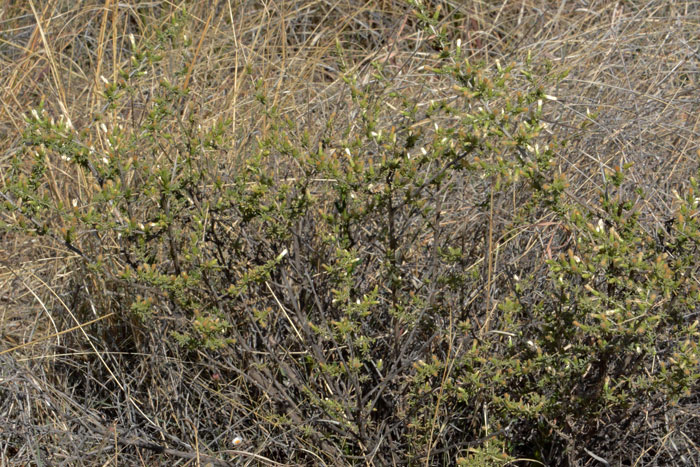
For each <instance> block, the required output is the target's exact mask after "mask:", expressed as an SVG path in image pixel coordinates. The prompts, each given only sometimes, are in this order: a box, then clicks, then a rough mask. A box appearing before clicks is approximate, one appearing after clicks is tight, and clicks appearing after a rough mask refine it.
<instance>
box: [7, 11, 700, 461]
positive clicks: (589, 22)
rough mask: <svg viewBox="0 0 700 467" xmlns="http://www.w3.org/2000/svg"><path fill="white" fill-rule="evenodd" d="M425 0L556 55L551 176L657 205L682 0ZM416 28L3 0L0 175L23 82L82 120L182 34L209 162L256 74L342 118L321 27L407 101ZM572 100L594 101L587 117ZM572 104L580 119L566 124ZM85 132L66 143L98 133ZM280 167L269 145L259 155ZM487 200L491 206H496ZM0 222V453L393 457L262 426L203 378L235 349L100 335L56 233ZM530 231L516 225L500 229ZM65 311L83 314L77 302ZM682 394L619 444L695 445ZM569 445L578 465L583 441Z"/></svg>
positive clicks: (692, 27) (361, 17)
mask: <svg viewBox="0 0 700 467" xmlns="http://www.w3.org/2000/svg"><path fill="white" fill-rule="evenodd" d="M432 3H433V5H434V6H437V7H439V8H440V9H441V12H442V14H443V16H442V24H443V25H444V26H445V28H446V30H447V32H448V35H449V36H450V37H451V38H453V39H457V38H460V39H461V40H462V44H463V47H464V48H466V49H467V50H470V51H471V53H472V55H473V56H474V58H475V59H478V60H484V61H486V62H487V63H495V61H496V60H499V61H500V62H502V63H506V62H511V61H515V62H522V61H523V60H524V59H525V57H526V55H527V54H528V53H531V54H532V57H533V59H534V61H542V60H545V59H546V60H549V61H550V62H551V64H552V66H553V67H554V68H555V69H560V70H565V69H566V70H570V73H569V75H568V77H567V78H566V79H564V80H563V81H562V83H561V84H560V86H559V88H558V89H556V97H557V99H558V100H557V102H556V104H554V105H553V106H552V107H550V109H553V110H552V111H551V112H550V113H549V114H548V115H547V116H546V120H547V121H548V122H549V124H550V125H549V131H550V132H551V134H552V137H553V138H557V139H568V140H569V143H568V145H567V146H566V148H565V149H563V150H562V152H561V158H560V160H561V168H560V170H561V171H562V172H564V173H566V174H567V175H568V177H569V180H570V182H571V186H570V188H569V193H570V196H572V197H573V198H574V199H576V200H577V201H579V202H581V203H582V204H585V205H596V204H597V202H598V194H599V193H600V192H601V191H602V190H604V189H605V188H604V186H603V183H602V175H601V172H603V171H605V170H606V169H607V170H612V169H613V168H614V167H615V166H623V165H625V164H628V163H633V164H634V165H633V166H632V168H631V179H630V180H631V182H633V183H634V184H635V185H636V186H641V187H644V190H645V191H646V197H645V198H644V200H643V202H642V206H643V208H644V212H643V215H644V216H645V218H646V219H647V222H648V224H647V225H648V226H649V227H648V228H649V229H650V231H651V230H652V229H655V228H656V227H657V226H660V225H662V224H663V222H664V221H665V220H667V218H668V217H669V213H671V212H672V211H673V205H674V190H677V191H682V190H684V189H686V187H687V183H686V182H687V180H688V178H689V177H690V175H691V174H695V173H696V171H697V169H698V163H697V161H698V158H699V157H700V93H699V92H698V89H700V35H698V31H700V4H699V3H698V2H697V1H692V0H686V1H684V0H639V1H617V2H616V1H607V0H593V1H580V0H569V1H562V2H553V1H546V0H522V1H512V0H511V1H508V0H499V1H482V0H478V1H474V2H452V1H435V2H432ZM464 5H468V6H464ZM182 8H187V11H188V13H189V15H190V18H189V19H188V20H187V21H186V22H185V26H184V27H185V31H184V32H185V34H186V36H187V37H188V38H189V39H191V41H192V44H193V46H192V47H189V48H187V49H186V50H184V49H178V47H179V46H178V45H176V46H174V48H173V49H172V50H167V51H164V52H165V53H166V57H165V60H164V61H163V62H162V64H161V65H160V66H158V67H154V68H153V69H151V70H149V73H148V74H147V75H145V76H143V77H142V78H140V81H139V89H140V91H139V95H138V96H136V98H135V99H134V102H135V105H134V106H133V107H132V108H120V109H116V110H114V111H112V110H105V109H106V108H105V100H104V97H103V91H104V88H105V85H104V83H103V79H102V77H104V78H106V80H108V81H110V82H115V81H117V80H118V79H119V77H118V75H117V70H118V69H120V68H121V67H122V66H123V65H124V64H125V61H126V60H128V59H129V54H128V53H126V52H125V51H126V50H127V49H128V43H129V34H133V36H134V38H135V40H136V42H137V44H140V43H146V42H151V41H153V40H154V39H155V38H154V37H153V35H154V34H155V31H157V30H158V29H159V28H160V27H161V25H162V23H163V22H165V21H169V20H170V19H171V18H172V17H174V16H175V15H177V14H178V12H179V11H180V10H181V9H182ZM426 40H430V37H426V34H425V33H424V32H423V31H422V30H421V29H420V28H419V27H418V25H417V22H416V20H415V19H414V18H413V16H412V14H411V11H410V8H409V7H408V6H407V5H405V4H404V3H403V2H401V1H398V0H381V1H374V2H359V1H354V0H338V1H325V0H316V1H311V0H310V1H286V0H284V1H267V2H266V1H262V2H257V1H244V2H233V1H231V0H228V1H225V0H224V1H218V2H205V1H190V2H175V3H172V2H164V1H153V2H143V3H142V2H137V1H134V0H126V1H121V2H117V1H116V0H113V1H109V0H107V1H106V2H101V1H94V0H85V1H82V2H73V1H64V0H54V1H39V0H30V1H28V2H24V1H12V0H4V1H2V2H0V114H1V115H2V117H1V118H0V136H1V137H0V189H3V188H4V182H5V180H4V178H5V175H3V174H4V173H6V169H7V167H8V164H9V163H10V160H11V158H12V156H13V155H14V154H15V153H17V151H18V150H19V145H20V144H21V133H22V130H23V128H24V116H25V115H26V114H27V113H28V112H29V111H30V110H31V109H33V108H36V107H37V106H38V104H39V102H40V101H44V102H45V107H46V110H47V113H48V114H49V115H51V116H53V117H54V118H56V119H58V118H59V116H64V118H68V119H70V121H71V122H72V123H73V125H74V126H75V127H76V128H95V127H97V126H98V125H99V122H96V121H95V122H93V121H90V119H91V118H92V117H91V116H92V115H95V114H100V113H103V112H114V113H115V114H118V115H120V118H122V119H125V120H132V119H140V118H142V113H143V111H144V108H145V107H146V105H147V104H148V102H149V96H150V95H152V94H153V93H154V89H155V88H156V87H157V86H158V83H159V82H160V81H161V80H163V79H165V80H169V81H174V76H173V73H175V72H176V65H175V61H176V59H175V57H177V56H178V55H179V54H181V53H184V54H186V56H185V59H186V60H188V61H189V63H190V67H189V70H188V72H187V76H186V86H187V88H188V90H189V92H190V96H191V98H190V99H188V100H187V101H186V103H184V104H183V105H182V106H181V108H180V111H181V112H182V114H183V115H187V114H190V113H192V112H193V109H195V108H196V114H197V115H198V118H200V121H199V122H198V123H199V124H201V125H202V126H203V127H208V126H211V125H212V124H213V122H215V121H217V120H218V119H220V118H221V117H222V116H225V117H229V118H231V119H232V125H231V128H230V132H229V133H228V134H229V135H230V137H231V145H230V147H229V148H228V151H227V155H228V157H229V158H230V160H223V161H222V163H223V164H240V163H241V161H243V160H245V157H246V156H247V154H248V152H249V151H250V149H249V148H250V146H251V144H252V142H254V141H255V138H256V137H259V136H264V135H265V134H266V133H267V132H268V131H269V130H270V121H269V120H268V117H266V116H265V115H263V114H260V113H259V112H258V111H257V110H256V109H257V107H256V106H255V94H256V90H255V82H256V80H258V79H260V80H262V81H261V82H262V89H263V90H264V91H265V93H266V94H267V95H268V96H270V99H271V101H272V103H273V104H274V105H276V106H277V107H278V108H279V109H280V113H282V114H284V115H287V116H289V117H290V118H292V119H294V120H296V121H299V122H302V123H303V126H305V127H306V128H308V130H309V132H310V133H311V134H313V135H317V134H321V133H322V132H323V131H324V128H325V124H326V122H327V121H328V120H329V119H330V118H335V119H336V121H338V122H341V123H342V122H352V118H353V115H352V114H350V113H347V112H345V111H346V109H347V106H348V102H347V96H345V94H344V93H343V92H342V90H343V86H344V85H343V82H342V80H341V79H340V77H341V70H339V69H338V63H339V62H340V58H339V57H338V55H337V53H336V43H338V42H339V43H340V44H342V46H343V49H344V56H343V60H345V61H346V64H347V69H348V70H354V71H355V72H356V73H357V75H358V76H359V80H360V81H363V80H364V81H365V82H367V81H368V80H370V79H372V78H371V72H372V68H371V67H370V62H371V61H373V60H374V61H379V62H381V63H384V64H385V65H386V67H387V69H388V70H389V71H390V72H391V73H393V76H394V80H395V82H396V83H400V86H401V87H403V88H405V89H407V90H411V93H412V94H413V95H414V96H415V99H416V101H418V102H422V103H426V102H428V101H429V100H430V99H431V97H432V96H434V95H440V94H442V93H444V91H445V90H447V89H449V87H450V86H451V85H450V83H448V82H439V81H436V82H434V83H425V82H418V81H416V80H417V76H418V70H419V67H421V66H425V65H427V64H430V61H431V60H432V58H431V56H430V55H429V54H428V53H427V52H426V51H425V48H424V47H423V46H422V45H423V44H424V42H425V41H426ZM587 112H590V113H596V114H598V117H597V118H596V120H595V121H594V122H592V121H590V120H589V119H587V118H586V115H587ZM584 122H587V123H588V124H589V125H590V126H589V127H588V128H587V129H586V130H585V131H584V130H582V129H581V125H582V124H583V123H584ZM91 134H93V135H94V134H98V132H94V133H91ZM94 138H95V139H94V140H87V141H84V142H85V144H88V145H94V146H95V147H98V148H99V147H101V146H104V145H105V140H104V139H99V138H97V137H94ZM48 170H49V171H50V172H52V173H53V174H54V176H53V177H52V178H53V180H54V181H55V182H54V184H53V186H52V187H50V189H51V190H52V192H53V193H54V195H55V196H56V197H57V198H58V199H61V200H65V202H66V203H70V202H71V201H70V200H73V199H77V200H79V202H80V200H82V199H87V198H88V196H87V193H90V192H91V190H94V187H93V186H91V182H89V181H87V180H85V179H84V178H81V177H80V176H79V175H78V174H77V173H72V172H69V171H68V170H69V169H67V168H66V167H65V166H62V165H60V164H59V163H55V164H52V165H50V166H49V168H48ZM288 172H289V171H288V170H287V168H285V167H284V166H283V165H282V164H280V166H279V167H277V168H276V173H274V174H273V175H274V176H275V177H285V176H287V175H288ZM631 185H632V184H630V186H631ZM453 208H454V209H453V212H452V215H451V217H450V219H447V220H445V223H446V225H447V226H448V228H449V225H456V226H457V225H465V224H466V223H468V222H469V221H470V219H471V216H472V215H473V213H471V212H469V211H461V208H460V206H459V201H458V200H454V206H453ZM500 209H508V206H502V207H500ZM0 215H1V216H3V218H2V219H1V220H2V221H3V222H4V223H8V224H12V223H13V222H15V221H16V219H12V218H11V217H10V216H11V215H12V214H9V213H8V212H5V211H1V214H0ZM491 217H492V221H493V222H498V219H499V212H498V209H496V212H492V213H491ZM493 219H495V220H493ZM547 221H549V219H542V220H541V223H542V225H543V226H544V227H543V228H542V229H541V235H542V240H541V241H542V245H543V246H544V245H545V244H546V242H547V241H548V239H550V238H551V235H552V234H551V231H548V230H547V227H546V223H547ZM548 232H549V233H548ZM548 235H549V236H548ZM0 239H2V247H1V249H0V464H1V465H132V464H133V465H161V464H162V465H165V464H172V463H176V464H177V465H219V464H221V465H229V464H230V465H233V464H236V465H238V464H246V465H247V464H260V465H279V464H278V463H281V464H285V465H286V464H296V463H299V462H308V463H311V462H314V460H313V459H316V462H318V463H319V465H320V464H322V463H332V462H333V461H332V458H333V454H335V455H336V456H337V457H335V459H336V461H335V462H337V463H338V464H342V463H347V462H357V463H367V464H368V465H369V464H373V463H377V464H381V463H383V462H396V463H402V459H401V458H400V457H392V455H391V453H390V452H387V450H389V451H390V449H391V447H390V446H384V447H381V448H380V449H381V450H382V451H383V452H380V455H379V456H376V457H375V455H376V454H377V453H374V454H372V456H369V455H368V456H367V457H366V458H365V459H363V460H361V459H355V460H353V461H349V460H348V459H343V458H342V457H341V453H339V452H337V453H327V454H329V456H328V457H325V458H324V459H321V457H318V456H319V452H320V451H321V452H322V451H323V449H324V447H323V446H311V445H306V446H304V445H302V444H299V443H298V441H299V440H295V439H294V434H293V433H292V434H289V436H288V435H287V434H285V433H284V432H279V431H276V432H274V433H273V432H270V431H266V430H267V428H265V427H271V426H272V427H274V426H275V425H276V423H277V422H276V421H275V420H271V419H269V418H268V419H266V420H265V422H266V423H265V424H262V423H258V422H259V421H260V420H259V419H258V414H257V413H256V410H257V408H256V407H254V406H248V407H243V406H241V405H240V404H241V402H240V401H242V400H246V399H245V397H244V396H245V395H241V394H240V393H239V391H240V389H239V386H238V383H239V381H240V380H241V379H244V378H249V377H251V376H250V375H243V374H240V375H238V376H237V377H232V378H231V379H227V380H223V379H221V374H224V373H226V374H227V375H230V374H231V372H230V368H235V367H236V365H235V362H229V361H227V358H228V357H227V356H226V355H222V356H221V359H220V360H219V361H218V362H215V361H212V360H204V359H202V360H200V361H199V362H193V361H190V360H185V359H184V358H179V357H178V355H174V354H173V353H172V350H171V349H168V348H166V344H165V336H160V338H161V340H162V342H161V343H160V344H159V341H158V337H159V336H150V338H152V340H151V341H150V344H149V345H150V347H149V350H150V353H148V354H143V353H137V352H129V351H126V350H125V351H124V352H121V353H116V352H107V351H105V349H109V348H113V346H112V345H110V342H112V341H119V340H120V339H125V336H120V335H118V334H109V335H103V334H100V331H99V329H101V327H100V326H98V324H99V323H100V322H101V321H102V320H105V321H108V320H110V319H112V318H113V317H112V316H111V315H109V314H108V313H109V309H110V308H109V304H105V308H104V309H102V310H98V309H95V310H73V309H71V297H77V296H79V295H81V294H85V293H88V290H89V289H92V288H95V287H97V288H99V287H101V284H88V283H84V281H81V280H76V275H80V274H81V271H80V270H79V269H78V270H76V268H75V267H74V264H75V262H74V260H75V259H76V253H75V252H72V251H70V250H68V249H66V248H64V247H63V246H62V245H61V243H60V242H55V243H54V244H53V248H52V249H48V248H47V247H46V245H44V244H41V246H40V244H39V243H38V242H37V241H36V239H35V238H33V237H31V236H27V235H23V234H22V233H17V232H11V231H8V232H5V233H0ZM516 243H517V241H515V240H514V241H513V244H514V245H515V244H516ZM534 247H535V246H533V244H530V243H527V242H524V244H522V245H517V246H514V247H513V248H514V249H515V250H518V249H520V251H529V250H530V249H532V248H534ZM538 248H539V247H538ZM543 249H544V248H543ZM492 253H493V252H491V251H489V252H487V253H484V255H485V256H484V257H485V261H492V260H493V258H492ZM524 254H525V253H523V255H524ZM490 269H491V268H489V270H490ZM534 270H537V268H534ZM497 279H498V278H496V279H494V281H496V280H497ZM69 286H70V287H71V288H68V287H69ZM489 290H491V287H489ZM495 290H496V292H497V289H495ZM496 292H494V293H496ZM492 299H493V298H492ZM96 306H97V307H98V308H99V306H100V304H99V303H98V304H96ZM105 310H107V311H105ZM80 316H92V317H93V318H92V320H83V322H81V319H82V318H80ZM124 332H127V330H124ZM141 338H144V337H141ZM138 347H139V346H138V344H135V345H134V348H138ZM202 362H206V363H202ZM227 370H228V371H227ZM105 376H108V378H106V379H101V378H103V377H105ZM698 407H699V406H698V397H697V394H696V395H694V396H693V397H691V398H689V399H688V400H687V401H686V402H685V404H684V405H683V406H682V407H679V408H678V409H677V410H675V411H674V412H673V413H672V414H671V415H670V416H667V417H666V419H665V420H666V421H665V422H661V421H660V420H664V418H663V417H664V415H661V414H650V417H655V418H652V419H651V421H650V422H649V430H648V438H647V439H646V440H644V443H645V444H644V445H635V446H628V448H629V452H630V453H635V455H637V456H638V461H639V462H640V464H639V465H642V464H646V465H649V464H653V463H655V462H656V461H657V460H658V459H676V461H675V462H679V463H680V459H685V461H686V462H687V464H686V465H697V464H698V463H699V462H700V456H699V455H698V451H697V449H698V439H699V438H698V436H700V425H699V423H698V420H700V409H699V408H698ZM280 410H282V408H280ZM241 414H247V416H241ZM266 417H267V416H266ZM301 422H303V421H300V423H301ZM222 424H225V426H226V427H225V429H221V425H222ZM214 426H218V428H217V429H216V430H213V427H214ZM214 431H215V432H216V433H217V436H216V437H214V436H212V433H213V432H214ZM237 436H242V437H243V439H244V442H243V444H241V445H240V446H238V445H235V444H234V442H233V440H234V439H235V438H236V437H237ZM620 439H624V436H623V434H622V433H621V434H620ZM635 442H638V440H635ZM222 445H227V446H229V449H221V448H220V446H222ZM17 446H21V447H20V448H18V447H17ZM165 446H168V447H167V449H166V448H165ZM378 447H379V446H378ZM136 448H140V449H136ZM399 455H400V453H399ZM654 456H657V457H654ZM221 459H233V460H231V461H230V462H229V464H227V463H226V462H225V461H223V460H221ZM523 465H524V464H523ZM581 465H595V462H594V461H593V457H589V458H587V459H584V460H582V461H581ZM679 465H680V464H679Z"/></svg>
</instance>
